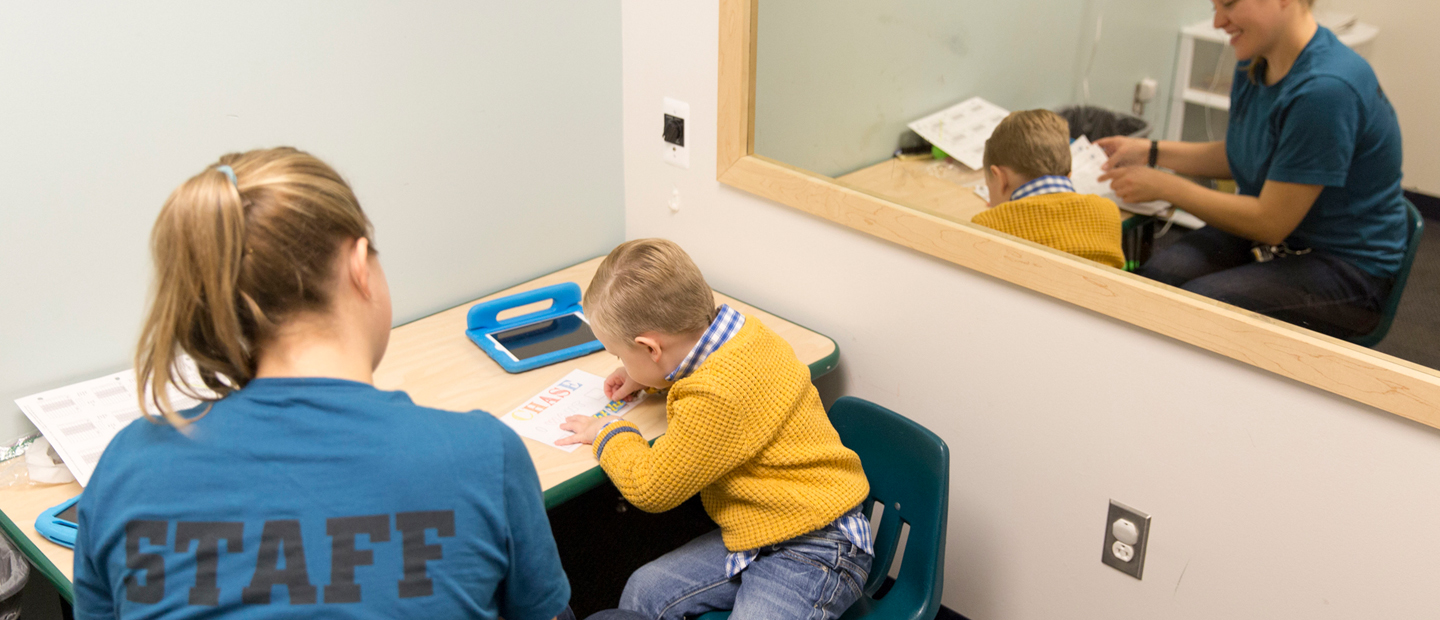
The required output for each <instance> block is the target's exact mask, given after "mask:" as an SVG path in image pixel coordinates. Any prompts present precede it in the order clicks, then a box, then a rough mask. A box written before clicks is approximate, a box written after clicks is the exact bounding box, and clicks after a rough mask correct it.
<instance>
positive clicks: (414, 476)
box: [75, 379, 570, 620]
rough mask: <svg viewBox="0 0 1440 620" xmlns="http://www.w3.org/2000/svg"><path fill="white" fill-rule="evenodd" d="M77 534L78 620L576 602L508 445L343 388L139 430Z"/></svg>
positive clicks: (298, 385) (246, 402) (111, 459)
mask: <svg viewBox="0 0 1440 620" xmlns="http://www.w3.org/2000/svg"><path fill="white" fill-rule="evenodd" d="M195 413H196V412H195V411H192V412H190V414H189V415H194V414H195ZM79 525H80V530H79V535H78V537H77V540H76V544H75V617H76V618H77V619H88V618H102V617H104V618H191V617H201V616H213V615H226V616H231V617H237V618H274V617H321V616H324V617H335V616H344V617H356V618H360V617H371V618H487V619H489V618H496V617H497V616H503V617H505V618H506V619H507V620H541V619H549V618H553V617H554V616H555V615H556V614H558V613H560V612H561V611H562V610H564V608H565V606H566V605H567V604H568V602H569V600H570V585H569V582H568V581H567V580H566V578H565V573H564V571H563V570H561V568H560V558H559V556H558V554H557V552H556V549H555V540H554V538H553V537H552V536H551V534H550V523H549V521H548V520H547V519H546V516H545V507H544V500H543V499H542V498H541V495H540V483H539V479H538V478H537V477H536V474H535V466H534V464H533V463H532V462H531V460H530V455H529V454H528V453H527V452H526V450H525V446H524V444H523V443H522V442H521V440H520V438H519V437H518V436H517V435H516V434H515V433H514V431H512V430H510V429H509V428H508V427H506V426H505V425H504V424H503V423H501V422H500V421H499V420H496V419H495V418H494V417H492V416H490V415H488V414H486V413H484V412H475V413H453V412H448V411H439V410H435V409H427V408H424V407H419V406H416V405H415V404H414V403H413V402H411V400H410V397H409V396H407V395H406V394H405V393H403V392H382V391H380V390H377V389H375V388H374V387H372V386H370V385H366V384H363V383H355V382H352V381H344V380H339V379H256V380H254V381H252V382H250V384H249V385H247V386H246V387H245V389H242V390H240V391H238V392H235V393H232V394H230V395H229V396H227V397H226V398H224V399H222V400H220V401H219V402H216V403H215V404H214V407H213V408H212V409H211V410H210V412H209V413H207V414H205V416H204V417H202V418H200V419H199V420H197V421H196V422H195V423H193V424H191V425H190V426H189V427H188V428H187V429H186V430H185V431H183V432H182V431H179V430H176V429H175V428H173V427H171V426H169V425H168V424H154V423H151V422H149V421H147V420H143V419H142V420H137V421H136V422H134V423H132V424H130V425H129V426H127V427H126V428H125V429H124V430H122V431H121V432H120V433H119V434H118V435H116V436H115V439H114V440H113V441H112V442H111V443H110V445H109V447H108V448H106V450H105V454H104V456H102V457H101V459H100V462H99V464H98V466H97V467H96V469H95V474H94V476H92V477H91V479H90V484H89V486H87V487H86V489H85V493H84V495H83V497H82V498H81V500H80V514H79Z"/></svg>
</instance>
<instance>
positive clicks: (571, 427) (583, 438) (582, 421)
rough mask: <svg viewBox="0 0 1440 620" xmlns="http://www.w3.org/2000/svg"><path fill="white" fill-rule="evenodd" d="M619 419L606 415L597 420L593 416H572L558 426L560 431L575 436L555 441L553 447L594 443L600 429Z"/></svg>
mask: <svg viewBox="0 0 1440 620" xmlns="http://www.w3.org/2000/svg"><path fill="white" fill-rule="evenodd" d="M619 419H620V417H619V416H613V415H608V416H605V417H603V418H597V417H595V416H593V415H572V416H570V417H568V418H565V423H564V424H561V425H560V430H562V431H570V432H572V433H575V434H574V435H571V436H569V437H561V438H560V439H557V440H555V445H557V446H568V445H570V444H575V443H583V444H586V445H589V444H592V443H595V434H596V433H599V432H600V427H602V426H605V425H606V424H609V423H610V422H612V421H615V420H619Z"/></svg>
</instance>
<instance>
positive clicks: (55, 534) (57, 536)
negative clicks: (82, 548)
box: [35, 495, 80, 549]
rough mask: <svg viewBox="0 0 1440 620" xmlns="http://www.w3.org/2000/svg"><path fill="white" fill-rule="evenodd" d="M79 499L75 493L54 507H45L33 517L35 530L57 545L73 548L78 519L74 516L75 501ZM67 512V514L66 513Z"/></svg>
mask: <svg viewBox="0 0 1440 620" xmlns="http://www.w3.org/2000/svg"><path fill="white" fill-rule="evenodd" d="M78 501H80V496H79V495H76V496H75V497H72V498H70V499H67V500H65V501H63V502H60V505H58V506H55V507H54V508H47V509H45V512H42V513H40V516H39V517H36V518H35V531H36V532H39V533H40V535H41V536H44V537H45V538H46V539H48V540H50V542H53V543H55V544H57V545H62V546H65V547H69V548H71V549H74V548H75V532H78V531H79V528H80V526H79V524H78V523H76V522H77V521H79V520H80V519H79V518H78V517H76V516H75V510H74V508H75V503H76V502H78ZM67 513H68V514H67Z"/></svg>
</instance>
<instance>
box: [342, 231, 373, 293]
mask: <svg viewBox="0 0 1440 620" xmlns="http://www.w3.org/2000/svg"><path fill="white" fill-rule="evenodd" d="M345 263H346V267H347V269H346V271H348V272H349V280H350V284H351V285H353V286H354V287H355V290H357V291H358V292H359V293H360V296H361V297H364V298H365V299H370V297H371V296H373V295H374V291H371V290H370V281H371V274H370V240H369V239H366V238H364V237H361V238H359V239H356V240H355V243H354V244H353V245H351V246H350V248H349V249H348V250H347V251H346V252H345Z"/></svg>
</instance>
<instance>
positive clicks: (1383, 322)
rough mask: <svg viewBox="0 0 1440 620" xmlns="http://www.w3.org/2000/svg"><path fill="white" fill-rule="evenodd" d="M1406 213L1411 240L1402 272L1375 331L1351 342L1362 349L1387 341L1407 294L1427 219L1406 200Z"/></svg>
mask: <svg viewBox="0 0 1440 620" xmlns="http://www.w3.org/2000/svg"><path fill="white" fill-rule="evenodd" d="M1402 200H1404V201H1405V213H1406V217H1407V218H1408V222H1409V226H1407V229H1408V230H1409V231H1410V238H1409V239H1407V240H1406V246H1405V258H1404V259H1402V260H1401V261H1400V271H1398V272H1396V274H1395V283H1394V284H1392V285H1391V286H1390V295H1389V296H1388V297H1386V298H1385V306H1384V307H1383V308H1381V309H1380V322H1379V323H1378V324H1376V325H1375V329H1373V330H1370V333H1368V334H1365V335H1363V336H1356V337H1354V338H1351V339H1350V342H1353V343H1355V344H1358V345H1360V346H1362V347H1373V346H1375V345H1377V344H1380V341H1381V340H1384V339H1385V335H1386V334H1388V333H1390V324H1391V323H1392V322H1394V321H1395V312H1396V311H1397V310H1399V309H1400V296H1401V295H1404V294H1405V281H1406V280H1409V279H1410V267H1411V265H1414V264H1415V253H1416V252H1417V251H1419V249H1420V237H1421V236H1422V235H1424V233H1425V217H1424V216H1422V215H1421V214H1420V210H1419V209H1416V208H1415V205H1414V204H1413V203H1411V202H1410V199H1408V198H1404V199H1402Z"/></svg>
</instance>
